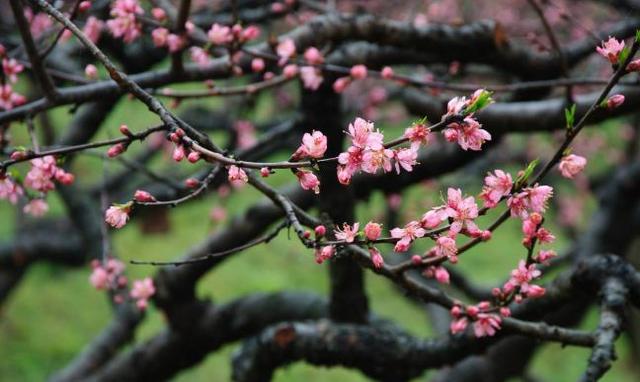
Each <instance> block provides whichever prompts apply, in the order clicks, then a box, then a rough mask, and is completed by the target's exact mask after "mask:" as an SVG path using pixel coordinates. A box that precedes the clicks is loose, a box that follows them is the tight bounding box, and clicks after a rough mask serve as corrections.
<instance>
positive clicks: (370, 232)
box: [364, 222, 382, 240]
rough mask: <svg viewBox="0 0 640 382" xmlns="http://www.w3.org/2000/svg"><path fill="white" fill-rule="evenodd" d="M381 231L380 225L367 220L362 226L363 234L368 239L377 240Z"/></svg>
mask: <svg viewBox="0 0 640 382" xmlns="http://www.w3.org/2000/svg"><path fill="white" fill-rule="evenodd" d="M381 233H382V226H381V225H380V224H378V223H374V222H369V223H367V225H365V226H364V235H365V236H366V237H367V239H369V240H377V239H378V238H379V237H380V234H381Z"/></svg>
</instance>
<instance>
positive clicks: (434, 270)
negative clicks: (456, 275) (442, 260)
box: [422, 266, 449, 284]
mask: <svg viewBox="0 0 640 382" xmlns="http://www.w3.org/2000/svg"><path fill="white" fill-rule="evenodd" d="M422 274H423V275H424V276H425V277H428V278H435V279H436V281H437V282H439V283H440V284H449V271H447V269H446V268H445V267H441V266H430V267H427V269H425V270H424V272H422Z"/></svg>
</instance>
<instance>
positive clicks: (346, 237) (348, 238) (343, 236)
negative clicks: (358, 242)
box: [333, 223, 360, 243]
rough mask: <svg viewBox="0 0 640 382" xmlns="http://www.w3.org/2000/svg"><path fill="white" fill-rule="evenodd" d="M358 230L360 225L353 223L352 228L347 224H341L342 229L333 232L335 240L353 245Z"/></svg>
mask: <svg viewBox="0 0 640 382" xmlns="http://www.w3.org/2000/svg"><path fill="white" fill-rule="evenodd" d="M359 228H360V223H354V224H353V226H350V225H349V224H347V223H344V224H342V229H339V228H337V229H335V230H334V231H333V233H334V235H335V237H336V239H337V240H342V241H344V242H346V243H353V241H354V240H355V239H356V236H358V229H359Z"/></svg>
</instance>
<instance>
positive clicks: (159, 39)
mask: <svg viewBox="0 0 640 382" xmlns="http://www.w3.org/2000/svg"><path fill="white" fill-rule="evenodd" d="M168 37H169V29H167V28H156V29H154V30H153V31H151V39H152V40H153V45H155V46H157V47H158V48H161V47H163V46H166V45H167V38H168ZM200 49H202V48H200Z"/></svg>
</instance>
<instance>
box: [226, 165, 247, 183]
mask: <svg viewBox="0 0 640 382" xmlns="http://www.w3.org/2000/svg"><path fill="white" fill-rule="evenodd" d="M228 173H229V177H228V178H229V181H230V182H232V183H233V182H239V183H247V182H248V181H249V178H248V177H247V173H246V172H244V170H243V169H242V168H240V167H238V166H236V165H231V166H229V169H228Z"/></svg>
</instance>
